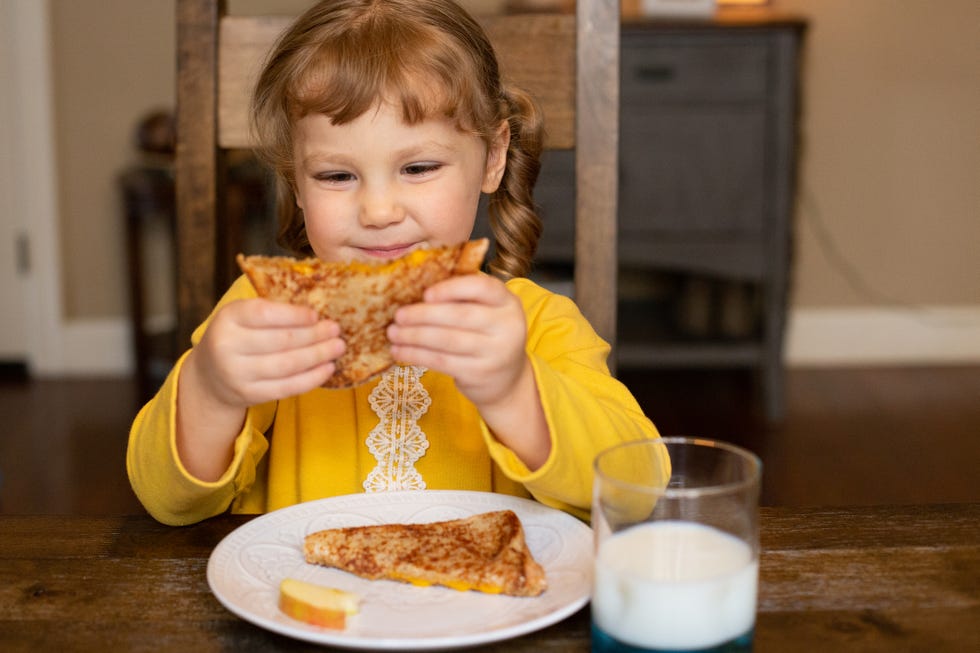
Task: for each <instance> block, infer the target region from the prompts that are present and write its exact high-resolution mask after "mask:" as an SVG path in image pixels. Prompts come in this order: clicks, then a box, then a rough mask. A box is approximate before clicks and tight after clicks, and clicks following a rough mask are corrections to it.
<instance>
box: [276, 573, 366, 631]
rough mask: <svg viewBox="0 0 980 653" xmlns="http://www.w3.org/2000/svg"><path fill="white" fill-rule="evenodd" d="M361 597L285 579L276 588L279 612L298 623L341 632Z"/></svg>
mask: <svg viewBox="0 0 980 653" xmlns="http://www.w3.org/2000/svg"><path fill="white" fill-rule="evenodd" d="M359 604H360V597H358V596H357V595H356V594H352V593H350V592H345V591H343V590H338V589H334V588H333V587H324V586H323V585H316V584H314V583H307V582H306V581H302V580H298V579H296V578H286V579H284V580H283V581H282V582H281V583H280V584H279V609H280V610H282V611H283V612H284V613H285V614H287V615H289V616H290V617H292V618H293V619H296V620H297V621H302V622H305V623H308V624H312V625H314V626H322V627H323V628H331V629H333V630H343V629H344V628H345V627H346V626H347V617H348V616H349V615H354V614H357V612H358V610H359V609H360V608H359Z"/></svg>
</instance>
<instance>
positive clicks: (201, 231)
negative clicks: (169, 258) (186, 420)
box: [175, 0, 225, 346]
mask: <svg viewBox="0 0 980 653" xmlns="http://www.w3.org/2000/svg"><path fill="white" fill-rule="evenodd" d="M224 10H225V7H224V2H223V1H220V0H218V1H216V0H178V3H177V154H176V171H175V174H176V192H177V321H178V324H177V342H178V343H179V344H180V346H185V345H186V344H187V343H189V342H190V334H191V332H192V331H193V329H194V328H195V327H196V326H197V325H198V324H199V323H200V322H201V321H203V319H204V318H205V317H206V316H207V314H208V312H209V311H210V310H211V307H212V306H213V305H214V302H215V300H216V298H217V288H216V283H215V281H216V269H217V268H216V253H217V234H218V216H219V215H220V210H219V197H220V189H219V171H218V162H219V155H218V148H217V139H216V134H217V130H216V125H217V104H216V93H215V90H216V88H217V60H218V56H217V44H216V42H215V39H214V37H213V35H214V33H215V31H216V30H217V26H218V21H219V19H220V17H221V15H222V14H223V13H224Z"/></svg>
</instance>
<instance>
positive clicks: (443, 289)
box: [127, 0, 657, 524]
mask: <svg viewBox="0 0 980 653" xmlns="http://www.w3.org/2000/svg"><path fill="white" fill-rule="evenodd" d="M253 119H254V120H253V122H254V127H255V131H256V134H257V136H258V138H259V142H260V143H261V144H262V145H263V147H264V149H263V153H264V155H265V156H266V158H267V160H268V162H269V163H270V165H271V166H272V167H273V169H274V170H275V172H276V175H277V179H278V182H279V190H280V207H279V210H280V221H281V229H280V237H281V240H282V242H283V244H284V245H286V246H288V247H290V248H291V249H292V250H293V251H295V252H296V253H297V254H298V255H316V256H318V257H319V258H321V259H324V260H328V261H343V260H351V259H356V260H364V261H384V260H387V259H391V258H393V257H397V256H400V255H402V254H405V253H406V252H408V251H410V250H412V249H415V248H419V247H427V246H436V245H442V244H451V243H456V242H460V241H463V240H466V239H468V238H469V237H470V234H471V231H472V229H473V226H474V222H475V220H476V214H477V204H478V201H479V199H480V195H481V193H488V194H490V211H491V216H492V218H491V224H492V229H493V233H494V236H495V241H496V257H495V259H494V260H493V261H491V263H490V266H489V267H490V270H491V272H492V275H488V274H475V275H468V276H463V277H455V278H452V279H450V280H447V281H444V282H442V283H440V284H437V285H436V286H433V287H432V288H430V289H429V290H428V291H427V292H426V293H425V301H424V302H423V303H420V304H416V305H411V306H406V307H403V308H402V309H400V310H399V311H398V313H397V315H396V317H395V321H394V324H392V325H391V327H390V328H389V330H388V337H389V339H390V341H391V344H392V352H393V354H394V356H395V358H396V359H397V360H399V361H402V362H404V363H405V365H404V366H398V367H395V368H393V369H392V370H390V371H388V372H386V373H385V374H384V375H382V376H381V378H379V379H377V380H375V381H372V382H370V383H367V384H364V385H362V386H359V387H355V388H353V389H349V390H327V389H324V388H321V387H320V386H321V385H322V384H323V383H324V382H325V380H326V379H328V378H329V377H330V375H331V374H332V373H333V372H334V363H333V361H334V360H335V359H336V358H337V357H338V356H340V355H341V353H342V352H343V351H344V346H345V345H344V341H343V339H342V338H340V337H339V329H338V326H337V324H336V323H334V322H332V321H330V320H318V319H317V316H316V314H315V313H314V312H313V311H312V309H308V308H305V307H300V306H293V305H289V304H284V303H276V302H271V301H268V300H264V299H260V298H257V296H256V293H255V291H254V289H253V288H252V287H251V285H250V284H249V282H248V281H247V280H246V279H245V278H244V277H241V278H239V279H238V280H237V281H236V282H235V283H234V284H233V285H232V287H231V288H230V289H229V290H228V292H227V293H226V294H225V296H224V297H223V298H222V299H221V301H220V302H219V303H218V305H217V307H216V308H215V310H214V312H213V313H212V315H211V316H210V317H209V319H208V320H207V322H206V323H205V324H204V325H202V326H201V327H200V328H199V329H198V330H197V331H196V332H195V334H194V337H193V339H192V340H193V347H192V348H191V349H190V350H189V351H188V352H187V353H185V354H184V355H183V356H182V357H181V358H180V359H179V360H178V362H177V364H176V365H175V367H174V369H173V370H172V371H171V373H170V375H169V377H168V378H167V380H166V381H165V382H164V384H163V387H162V388H161V390H160V392H159V393H158V394H157V396H156V397H154V398H153V399H152V400H151V401H150V402H149V403H148V404H147V405H146V406H144V407H143V409H142V410H141V411H140V413H139V414H138V415H137V417H136V420H135V422H134V424H133V428H132V432H131V434H130V440H129V448H128V452H127V468H128V472H129V478H130V481H131V483H132V485H133V489H134V490H135V492H136V494H137V496H138V497H139V499H140V501H142V503H143V505H144V506H145V507H146V509H147V510H148V511H149V512H150V514H152V515H153V516H154V517H156V518H157V519H158V520H160V521H162V522H165V523H168V524H187V523H192V522H196V521H200V520H202V519H205V518H207V517H210V516H213V515H216V514H218V513H221V512H223V511H225V510H227V509H228V508H229V507H230V508H231V510H233V511H235V512H243V513H258V512H265V511H269V510H274V509H277V508H281V507H283V506H288V505H291V504H294V503H298V502H301V501H308V500H312V499H319V498H322V497H327V496H334V495H340V494H350V493H356V492H364V491H367V492H375V491H389V490H406V489H422V488H429V489H465V490H479V491H486V492H503V493H507V494H514V495H520V496H533V497H534V498H536V499H537V500H539V501H541V502H542V503H545V504H548V505H550V506H554V507H557V508H560V509H563V510H568V511H570V512H572V513H574V514H578V515H581V516H585V515H587V514H588V507H589V503H590V499H591V497H590V494H591V485H592V469H591V464H592V459H593V457H594V456H595V454H596V453H597V452H598V451H599V450H601V449H603V448H605V447H608V446H610V445H612V444H615V443H617V442H620V441H623V440H629V439H637V438H645V437H657V432H656V430H655V428H654V426H653V425H652V424H651V422H650V421H649V420H648V419H647V418H646V417H645V416H644V415H643V412H642V411H641V409H640V408H639V406H638V405H637V403H636V401H635V400H634V399H633V397H632V396H631V395H630V393H629V391H628V390H627V389H626V388H625V387H624V386H623V385H622V384H620V383H619V382H618V381H617V380H615V379H614V378H613V377H612V376H610V374H609V371H608V368H607V366H606V357H607V355H608V353H609V347H608V345H607V344H606V343H605V342H603V341H602V340H601V339H600V338H599V337H598V336H597V335H596V334H595V332H594V331H593V330H592V328H591V327H590V326H589V324H588V323H587V322H586V321H585V319H584V318H583V317H582V315H581V314H580V313H579V311H578V310H577V308H576V307H575V305H574V304H573V303H572V302H571V301H570V300H568V299H567V298H565V297H562V296H560V295H555V294H552V293H550V292H548V291H546V290H544V289H543V288H541V287H539V286H537V285H535V284H534V283H532V282H531V281H529V280H527V279H526V278H524V276H525V275H526V274H527V272H528V268H529V266H530V262H531V257H532V255H533V253H534V250H535V247H536V244H537V239H538V234H539V233H540V222H539V220H538V218H537V216H536V215H535V212H534V207H533V204H532V198H531V190H532V187H533V184H534V181H535V178H536V177H537V173H538V168H539V161H538V157H539V154H540V149H541V140H542V133H541V131H542V128H541V119H540V116H539V114H538V113H537V111H536V109H535V105H534V104H533V102H531V101H530V99H529V98H528V97H527V96H526V95H525V94H523V93H522V92H520V91H518V90H517V89H514V88H510V87H508V86H505V85H503V84H502V83H501V80H500V77H499V74H498V70H497V61H496V59H495V55H494V52H493V49H492V48H491V46H490V43H489V42H488V40H487V37H486V35H485V34H484V33H483V31H482V29H481V28H480V27H479V26H478V25H477V23H476V22H475V21H474V20H473V19H472V18H471V17H470V16H469V15H467V14H466V12H465V11H463V10H462V9H461V8H460V7H458V6H457V5H455V4H454V3H453V2H452V1H451V0H326V1H324V2H321V3H319V4H317V5H316V6H314V7H312V8H311V9H310V10H309V11H307V12H306V13H305V14H304V15H302V16H301V17H300V18H299V19H298V20H297V21H296V23H295V24H294V25H293V26H292V27H291V28H290V29H289V30H287V32H286V33H285V34H284V35H283V37H282V38H281V39H280V41H279V42H278V44H277V45H276V47H275V48H274V50H273V52H272V53H271V56H270V59H269V60H268V62H267V64H266V66H265V68H264V70H263V72H262V74H261V77H260V78H259V80H258V84H257V87H256V91H255V96H254V98H253ZM284 200H285V201H284Z"/></svg>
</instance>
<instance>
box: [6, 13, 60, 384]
mask: <svg viewBox="0 0 980 653" xmlns="http://www.w3.org/2000/svg"><path fill="white" fill-rule="evenodd" d="M0 3H2V7H0V14H2V15H3V16H4V20H2V21H0V40H2V42H3V43H6V44H8V45H9V47H8V48H7V50H8V51H9V52H11V53H13V61H11V62H10V68H9V72H10V74H11V76H12V79H11V80H10V82H11V85H10V87H9V89H8V90H9V92H10V93H11V94H12V101H11V102H10V103H9V104H8V107H9V110H10V112H11V113H12V115H10V116H6V118H7V120H5V121H4V123H5V124H4V125H3V126H2V127H0V128H3V129H9V130H10V131H9V133H8V134H7V137H8V138H7V140H8V142H9V143H10V144H11V151H10V152H8V153H7V156H9V157H11V160H12V161H15V162H16V165H14V166H11V169H12V172H13V174H12V175H11V177H10V178H8V179H0V192H2V193H5V194H7V197H8V198H10V202H9V205H10V208H11V210H12V212H13V219H14V220H17V221H18V222H19V223H20V226H21V229H22V231H23V233H25V234H26V236H27V239H28V242H29V249H30V260H31V265H30V269H29V270H28V271H27V272H26V274H25V277H24V284H25V293H24V306H23V308H22V310H21V314H22V315H23V319H24V322H25V327H26V334H27V342H26V345H27V351H26V352H24V353H25V355H26V359H27V360H26V362H27V365H28V369H29V371H30V373H31V374H32V375H34V376H44V375H54V374H59V373H61V372H62V371H63V369H64V361H65V351H64V326H65V325H64V315H63V310H62V302H61V293H62V288H61V260H62V259H61V247H60V242H59V237H58V234H59V229H58V221H59V219H58V216H59V206H58V205H59V201H58V199H59V198H58V166H57V158H56V143H55V123H54V96H53V94H54V79H53V74H52V69H51V29H50V23H51V21H50V10H49V0H0Z"/></svg>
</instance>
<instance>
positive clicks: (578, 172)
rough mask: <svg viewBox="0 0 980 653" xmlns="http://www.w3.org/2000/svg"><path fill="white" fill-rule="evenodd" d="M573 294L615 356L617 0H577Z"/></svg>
mask: <svg viewBox="0 0 980 653" xmlns="http://www.w3.org/2000/svg"><path fill="white" fill-rule="evenodd" d="M576 11H577V25H576V29H577V31H578V39H577V53H576V63H577V87H576V88H577V90H576V106H577V107H578V108H577V112H576V125H575V131H576V144H575V145H576V149H575V180H576V197H575V301H576V303H578V305H579V308H580V309H581V310H582V313H583V315H585V317H586V318H587V319H588V320H589V322H591V323H592V326H593V327H594V328H595V330H596V332H597V333H598V334H599V335H600V336H601V337H602V338H603V339H604V340H606V342H608V343H610V345H612V347H613V352H614V353H613V355H612V356H610V361H611V363H610V364H612V362H613V361H615V344H616V342H615V341H616V308H617V296H618V293H617V273H618V267H619V266H618V259H617V250H616V233H617V229H616V212H617V196H618V185H619V174H618V173H619V167H618V166H619V3H618V2H614V1H612V0H608V1H607V0H597V1H596V2H579V3H577V7H576Z"/></svg>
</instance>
